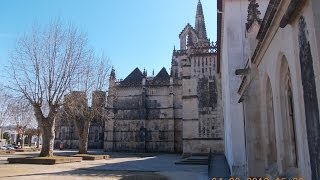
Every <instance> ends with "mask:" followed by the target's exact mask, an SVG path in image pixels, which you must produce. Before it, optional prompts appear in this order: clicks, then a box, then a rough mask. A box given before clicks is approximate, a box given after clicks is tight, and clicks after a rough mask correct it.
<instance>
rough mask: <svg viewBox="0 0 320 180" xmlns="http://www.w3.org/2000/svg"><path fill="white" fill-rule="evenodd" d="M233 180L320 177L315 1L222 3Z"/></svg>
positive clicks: (319, 28) (319, 36)
mask: <svg viewBox="0 0 320 180" xmlns="http://www.w3.org/2000/svg"><path fill="white" fill-rule="evenodd" d="M218 7H219V12H218V13H219V14H218V17H219V18H218V23H219V29H218V32H219V39H220V41H219V49H220V50H221V51H220V54H219V55H218V56H219V57H220V58H219V60H220V59H221V74H222V84H224V87H223V88H222V89H223V98H225V99H224V113H225V115H224V117H225V140H226V142H225V147H226V150H225V154H226V157H227V160H228V163H229V165H230V169H231V172H232V175H233V176H249V177H269V178H273V179H274V178H275V177H287V178H293V177H302V178H303V179H313V180H316V179H320V156H319V153H320V149H319V147H320V144H319V143H320V141H319V139H320V136H319V135H320V122H319V107H318V106H319V101H320V99H319V97H320V91H319V89H320V88H319V85H320V78H319V74H320V64H319V59H320V58H319V57H320V56H319V55H320V54H319V53H320V49H319V47H320V21H319V19H320V13H319V8H320V1H318V0H281V1H278V0H249V1H248V0H223V1H222V0H220V1H218Z"/></svg>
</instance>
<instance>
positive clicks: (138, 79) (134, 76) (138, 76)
mask: <svg viewBox="0 0 320 180" xmlns="http://www.w3.org/2000/svg"><path fill="white" fill-rule="evenodd" d="M143 78H144V75H143V74H142V72H141V71H140V69H139V68H135V69H134V70H133V71H132V72H131V73H130V74H129V75H128V76H127V77H126V78H125V79H124V80H123V81H121V82H120V86H139V85H141V84H142V79H143Z"/></svg>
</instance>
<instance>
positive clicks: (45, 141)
mask: <svg viewBox="0 0 320 180" xmlns="http://www.w3.org/2000/svg"><path fill="white" fill-rule="evenodd" d="M46 119H48V118H46ZM47 121H48V122H44V123H43V124H42V125H40V129H41V131H42V147H41V152H40V155H39V156H40V157H48V156H49V157H51V156H53V145H54V123H53V122H49V120H47Z"/></svg>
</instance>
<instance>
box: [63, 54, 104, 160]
mask: <svg viewBox="0 0 320 180" xmlns="http://www.w3.org/2000/svg"><path fill="white" fill-rule="evenodd" d="M89 62H91V63H87V66H86V67H84V68H83V71H82V73H80V72H79V73H77V75H78V78H77V82H74V83H73V84H74V85H76V86H75V87H73V89H72V90H73V91H72V92H71V93H70V94H69V95H67V96H66V97H65V105H64V108H63V110H64V112H63V113H65V114H66V117H67V118H68V119H71V120H73V122H74V124H75V127H76V129H77V131H76V132H78V136H79V154H87V149H88V135H89V128H90V124H91V122H92V121H93V120H95V119H96V120H103V119H104V113H105V109H104V108H105V103H106V99H105V98H106V93H105V91H103V89H106V86H107V84H106V83H107V77H108V72H109V69H110V66H109V65H108V63H105V62H108V61H106V60H105V58H103V57H101V58H96V57H94V56H91V58H89ZM75 90H76V91H75ZM91 94H92V96H91ZM90 97H92V99H91V100H90ZM88 98H89V99H88ZM88 101H91V102H92V103H89V102H88ZM89 104H91V106H90V105H89Z"/></svg>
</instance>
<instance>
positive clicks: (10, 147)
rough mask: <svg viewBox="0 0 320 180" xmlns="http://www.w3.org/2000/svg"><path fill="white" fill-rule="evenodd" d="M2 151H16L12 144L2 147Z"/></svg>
mask: <svg viewBox="0 0 320 180" xmlns="http://www.w3.org/2000/svg"><path fill="white" fill-rule="evenodd" d="M0 149H1V150H14V147H13V146H12V145H11V144H7V145H4V146H1V148H0Z"/></svg>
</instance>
